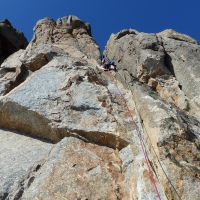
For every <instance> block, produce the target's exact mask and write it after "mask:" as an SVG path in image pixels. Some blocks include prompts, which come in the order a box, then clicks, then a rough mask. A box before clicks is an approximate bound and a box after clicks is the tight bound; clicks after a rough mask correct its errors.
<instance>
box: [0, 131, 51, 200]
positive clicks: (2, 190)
mask: <svg viewBox="0 0 200 200" xmlns="http://www.w3.org/2000/svg"><path fill="white" fill-rule="evenodd" d="M0 143H1V145H0V199H15V198H16V199H18V198H17V196H20V193H21V192H22V191H20V189H22V186H23V183H24V181H26V179H27V177H28V176H29V175H30V174H31V173H32V172H34V171H35V170H37V168H38V169H39V167H40V165H42V164H43V163H44V161H45V159H47V157H48V154H49V152H50V150H51V148H52V146H53V145H52V144H50V143H46V142H42V141H40V140H38V139H33V138H30V137H27V136H24V135H20V134H18V133H16V132H10V131H6V130H2V129H0ZM19 188H20V189H19Z"/></svg>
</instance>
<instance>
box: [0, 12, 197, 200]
mask: <svg viewBox="0 0 200 200" xmlns="http://www.w3.org/2000/svg"><path fill="white" fill-rule="evenodd" d="M199 48H200V46H199V45H198V42H197V41H195V40H194V39H192V38H191V37H189V36H187V35H184V34H180V33H177V32H175V31H173V30H165V31H163V32H161V33H158V34H147V33H140V32H138V31H136V30H133V29H129V30H122V31H121V32H119V33H117V34H112V35H111V37H110V39H109V41H108V43H107V46H106V48H105V51H104V54H105V56H107V57H108V58H110V59H111V60H114V62H115V63H116V65H117V69H118V71H117V72H114V71H107V72H106V71H104V70H102V68H101V66H100V51H99V47H98V45H97V44H96V43H95V41H94V39H93V38H92V35H91V27H90V25H89V24H88V23H85V22H83V21H81V20H80V19H79V18H77V17H75V16H67V17H62V18H60V19H58V20H53V19H50V18H45V19H42V20H40V21H39V22H38V23H37V24H36V26H35V28H34V36H33V39H32V41H31V42H30V43H29V45H28V46H27V48H26V49H24V50H19V51H17V49H16V50H15V51H16V52H12V53H14V54H12V55H11V56H9V57H8V58H7V59H6V60H4V62H3V63H2V64H1V66H0V144H1V145H0V158H1V162H0V199H2V200H20V199H21V200H22V199H23V200H29V199H33V200H45V199H47V200H55V199H57V200H61V199H63V200H64V199H69V200H74V199H76V200H86V199H87V200H100V199H101V200H107V199H108V200H130V199H138V200H147V199H149V200H156V199H164V200H167V199H173V200H176V199H177V200H179V199H183V200H188V199H193V200H197V199H198V198H199V193H200V188H199V184H200V181H199V178H200V157H199V145H200V111H198V109H199V108H200V106H199V105H200V103H199V89H198V86H199V82H198V79H199V77H200V73H199V71H198V67H200V62H199V60H198V58H199V55H198V51H199ZM183 60H184V61H183ZM187 70H188V71H187ZM189 70H190V71H189Z"/></svg>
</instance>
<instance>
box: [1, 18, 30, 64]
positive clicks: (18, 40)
mask: <svg viewBox="0 0 200 200" xmlns="http://www.w3.org/2000/svg"><path fill="white" fill-rule="evenodd" d="M27 45H28V41H27V39H26V38H25V37H24V35H23V33H22V32H19V31H18V30H16V29H15V28H13V26H12V25H11V23H10V22H9V21H8V20H4V21H1V22H0V63H2V61H3V60H4V59H6V58H7V57H8V56H10V55H11V54H13V53H14V52H16V51H18V50H19V49H25V48H26V46H27Z"/></svg>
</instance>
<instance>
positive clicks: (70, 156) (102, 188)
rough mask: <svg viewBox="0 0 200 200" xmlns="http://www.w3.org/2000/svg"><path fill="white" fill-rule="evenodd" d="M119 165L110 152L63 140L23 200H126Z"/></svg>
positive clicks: (114, 155)
mask: <svg viewBox="0 0 200 200" xmlns="http://www.w3.org/2000/svg"><path fill="white" fill-rule="evenodd" d="M120 166H121V160H120V158H119V157H118V156H117V155H116V153H115V151H114V150H113V149H109V148H107V147H101V146H97V145H93V144H90V143H84V142H83V141H81V140H78V139H75V138H65V139H63V140H62V141H61V142H60V143H59V144H58V145H56V147H55V148H54V149H53V151H52V152H51V154H50V156H49V159H48V161H47V162H46V163H45V164H44V165H43V167H42V169H41V170H40V171H39V172H38V174H36V176H35V180H34V182H33V183H32V184H31V186H30V188H29V189H27V190H26V191H25V193H24V195H23V198H22V199H24V200H25V199H27V200H28V199H33V200H34V199H38V200H39V199H47V200H50V199H52V200H53V199H55V200H60V199H88V200H98V199H108V200H111V199H112V200H114V199H116V200H117V199H128V192H126V190H125V189H127V188H125V187H124V176H123V174H122V173H121V169H120Z"/></svg>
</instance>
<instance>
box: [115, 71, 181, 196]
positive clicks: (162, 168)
mask: <svg viewBox="0 0 200 200" xmlns="http://www.w3.org/2000/svg"><path fill="white" fill-rule="evenodd" d="M118 74H119V73H118ZM119 76H120V77H121V78H122V79H123V77H122V76H121V75H120V74H119ZM114 78H115V82H116V77H114ZM127 86H128V89H129V90H130V91H131V93H132V96H133V97H134V95H133V92H132V90H131V88H130V86H129V85H128V84H127ZM135 103H136V102H135ZM135 109H136V112H137V115H138V116H139V118H140V119H141V117H140V115H139V112H138V111H137V108H135ZM134 123H135V122H134ZM142 128H143V130H144V131H145V133H146V134H147V137H148V139H149V141H150V145H151V147H152V149H153V152H154V154H155V156H156V159H157V161H158V164H159V165H160V167H161V170H162V171H163V173H164V175H165V177H166V178H167V180H168V182H169V184H170V185H171V187H172V188H173V190H174V191H175V193H176V195H177V197H178V199H179V200H182V199H181V197H180V195H179V193H178V192H177V190H176V188H175V186H174V185H173V184H172V182H171V180H170V178H169V177H168V175H167V173H166V172H165V170H164V167H163V166H162V163H161V161H160V159H159V157H158V155H157V153H156V151H155V149H154V146H153V144H152V142H151V139H150V136H149V134H148V131H147V130H146V127H145V126H142ZM140 135H141V134H140ZM143 143H144V141H143ZM144 147H145V143H144ZM145 151H146V150H145ZM149 164H150V163H149ZM166 197H167V196H166ZM167 198H168V197H167Z"/></svg>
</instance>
